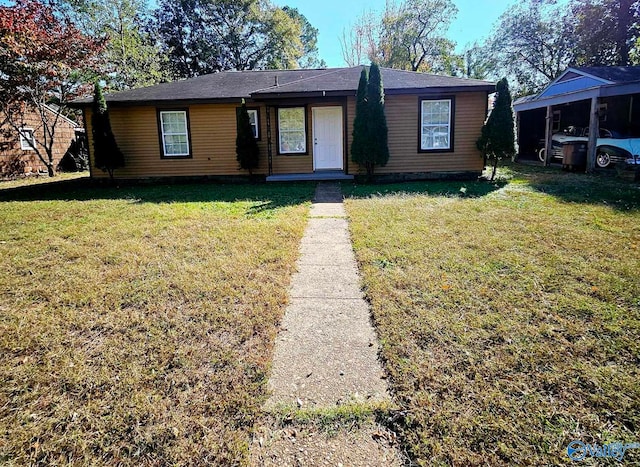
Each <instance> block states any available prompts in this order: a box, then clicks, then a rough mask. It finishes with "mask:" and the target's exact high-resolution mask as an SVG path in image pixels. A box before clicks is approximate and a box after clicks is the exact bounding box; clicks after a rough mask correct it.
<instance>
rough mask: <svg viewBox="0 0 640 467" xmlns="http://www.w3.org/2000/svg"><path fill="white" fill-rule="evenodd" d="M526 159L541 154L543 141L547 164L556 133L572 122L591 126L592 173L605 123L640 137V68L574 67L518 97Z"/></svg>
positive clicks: (521, 150) (521, 153)
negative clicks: (553, 136) (538, 150)
mask: <svg viewBox="0 0 640 467" xmlns="http://www.w3.org/2000/svg"><path fill="white" fill-rule="evenodd" d="M513 107H514V110H515V111H516V118H517V131H518V146H519V154H518V156H519V157H520V158H528V157H531V155H532V153H533V155H534V157H535V154H536V153H537V149H539V147H540V141H543V146H544V148H545V165H548V164H549V162H550V161H551V151H552V148H551V146H552V143H551V137H552V135H553V133H556V132H559V131H561V130H562V129H563V128H565V127H567V126H578V127H588V128H589V140H588V143H587V164H586V170H587V172H591V171H592V170H593V169H594V168H595V160H596V148H597V137H598V134H599V133H600V127H601V126H602V127H605V128H607V129H609V130H614V131H616V132H619V133H623V134H626V135H633V136H640V67H573V68H568V69H567V70H565V71H564V72H563V73H562V74H561V75H560V76H559V77H558V78H556V79H555V80H554V81H553V82H551V83H550V84H549V85H548V86H547V87H546V88H545V89H544V90H543V91H542V92H540V93H539V94H536V95H532V96H526V97H522V98H520V99H517V100H516V101H515V102H514V106H513Z"/></svg>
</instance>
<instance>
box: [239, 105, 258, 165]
mask: <svg viewBox="0 0 640 467" xmlns="http://www.w3.org/2000/svg"><path fill="white" fill-rule="evenodd" d="M237 128H238V131H237V134H236V160H237V161H238V163H239V164H240V169H242V170H248V171H249V176H251V175H253V169H255V168H256V167H258V161H259V157H260V148H258V142H257V141H256V138H255V137H254V135H253V129H252V128H251V120H250V119H249V112H247V105H246V103H245V101H244V99H242V105H241V106H240V109H239V110H238V125H237Z"/></svg>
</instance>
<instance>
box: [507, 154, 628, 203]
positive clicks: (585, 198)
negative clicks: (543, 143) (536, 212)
mask: <svg viewBox="0 0 640 467" xmlns="http://www.w3.org/2000/svg"><path fill="white" fill-rule="evenodd" d="M508 170H509V171H510V172H511V177H512V178H513V179H514V180H524V181H526V183H527V185H528V186H529V187H531V188H532V189H534V190H536V191H538V192H540V193H545V194H547V195H550V196H553V197H555V198H558V199H560V200H562V201H565V202H568V203H581V204H592V205H604V206H609V207H612V208H614V209H617V210H620V211H636V210H639V209H640V185H639V184H638V183H635V182H633V181H631V180H626V179H621V178H619V177H617V176H616V172H615V171H613V170H606V171H599V172H596V173H594V174H585V173H579V172H564V171H562V170H559V169H558V168H555V167H536V166H529V165H523V164H510V165H509V166H508Z"/></svg>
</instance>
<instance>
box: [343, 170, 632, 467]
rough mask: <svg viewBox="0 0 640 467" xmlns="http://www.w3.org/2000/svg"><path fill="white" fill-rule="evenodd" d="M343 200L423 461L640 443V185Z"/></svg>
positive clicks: (414, 447)
mask: <svg viewBox="0 0 640 467" xmlns="http://www.w3.org/2000/svg"><path fill="white" fill-rule="evenodd" d="M345 190H347V191H348V192H349V196H350V197H349V199H347V201H346V207H347V211H348V215H349V217H350V220H351V233H352V237H353V239H354V247H355V250H356V255H357V258H358V261H359V264H360V267H361V271H362V272H363V277H364V279H363V280H364V285H365V289H366V295H367V297H368V299H369V300H370V302H371V304H372V307H373V317H374V323H375V326H376V328H377V332H378V335H379V337H380V339H381V342H382V356H383V359H384V362H385V366H386V369H387V371H388V374H389V381H390V384H391V387H392V390H393V391H394V394H395V397H396V401H397V403H398V404H399V406H400V407H401V409H402V410H401V411H400V412H399V413H398V414H396V417H394V420H396V421H395V423H394V428H395V429H396V430H397V431H398V432H399V435H400V440H401V442H402V445H403V446H402V447H403V449H405V450H406V451H407V452H408V453H409V455H410V457H411V458H412V459H413V461H415V462H416V463H417V464H419V465H461V466H467V465H558V464H572V461H570V460H569V458H568V457H567V454H566V446H567V444H568V443H569V442H570V441H572V440H574V439H578V440H582V441H584V442H597V443H600V444H602V443H606V442H610V441H626V442H640V369H639V366H640V189H639V187H638V185H637V184H636V185H634V184H631V183H630V182H628V181H620V180H618V179H615V178H613V177H610V176H603V175H600V176H585V175H584V174H568V173H563V172H560V171H558V170H556V169H541V168H533V167H525V166H512V167H508V168H506V169H503V170H502V171H501V178H500V180H499V181H498V182H497V183H495V184H490V183H487V182H477V183H473V182H472V183H462V182H451V183H436V182H427V183H408V184H398V185H376V186H350V185H349V186H347V185H345ZM625 462H626V463H634V462H635V463H638V462H640V449H636V450H629V451H627V453H626V454H625ZM611 463H612V464H616V465H617V462H613V461H612V462H611Z"/></svg>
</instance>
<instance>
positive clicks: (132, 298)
mask: <svg viewBox="0 0 640 467" xmlns="http://www.w3.org/2000/svg"><path fill="white" fill-rule="evenodd" d="M313 188H314V187H313V185H287V186H286V190H285V189H283V188H282V186H277V185H268V186H264V185H262V186H247V185H243V186H221V185H209V184H193V185H172V186H146V187H132V188H120V189H117V188H82V187H80V186H78V187H76V188H75V189H74V188H73V187H69V186H66V187H64V188H58V189H56V188H55V187H49V189H46V190H45V189H41V190H29V191H28V192H25V191H21V192H18V193H16V192H14V193H8V194H7V193H5V194H4V195H3V194H2V193H1V192H0V464H4V465H27V464H31V465H63V464H64V465H67V464H70V465H96V464H98V465H238V464H243V463H245V462H246V461H247V453H248V445H249V434H250V431H251V428H252V425H253V423H254V420H255V418H256V416H257V414H258V412H259V409H260V406H261V403H262V402H263V400H264V397H265V388H266V384H265V383H266V374H267V371H268V366H269V361H270V358H271V349H272V345H273V341H274V337H275V333H276V324H277V322H278V321H279V320H280V318H281V316H282V314H283V311H284V309H283V305H284V304H285V302H286V290H287V284H288V282H289V277H290V274H291V272H292V269H293V268H294V262H295V259H296V256H297V248H295V247H292V245H293V246H295V245H297V243H298V241H299V239H300V238H301V236H302V232H303V229H304V225H305V216H306V209H307V203H308V201H309V200H310V199H311V196H312V194H313Z"/></svg>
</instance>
